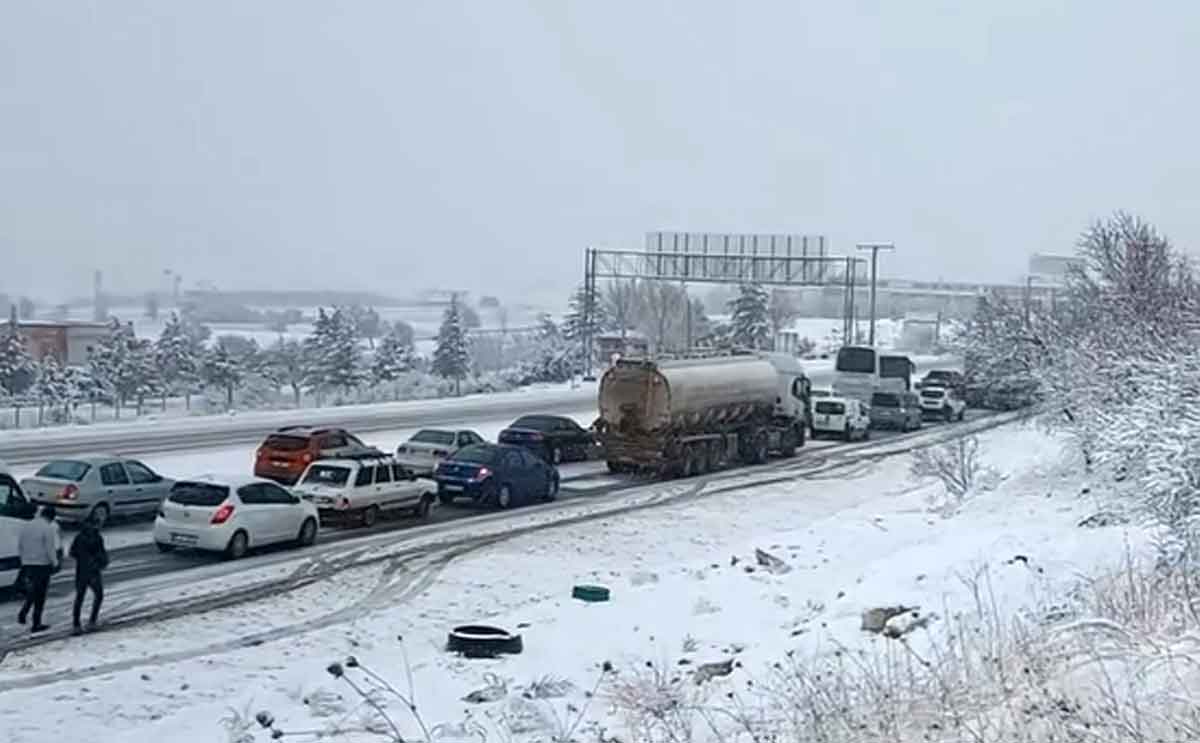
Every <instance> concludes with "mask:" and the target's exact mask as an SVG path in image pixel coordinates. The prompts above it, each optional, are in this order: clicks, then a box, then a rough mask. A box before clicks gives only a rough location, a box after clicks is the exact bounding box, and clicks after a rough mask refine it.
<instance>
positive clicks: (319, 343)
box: [304, 308, 362, 391]
mask: <svg viewBox="0 0 1200 743" xmlns="http://www.w3.org/2000/svg"><path fill="white" fill-rule="evenodd" d="M304 352H305V368H306V369H307V375H306V384H307V385H308V386H309V387H311V388H312V389H315V390H326V389H331V388H339V387H340V388H341V389H343V390H346V391H349V390H350V389H351V388H352V387H357V386H358V385H359V383H360V382H361V381H362V349H361V348H360V347H359V345H358V328H357V327H356V326H355V323H354V320H353V318H352V317H351V315H350V313H349V312H347V311H345V310H343V309H341V308H334V310H333V312H327V311H326V310H325V309H324V308H321V309H320V310H318V312H317V319H316V321H315V322H314V323H313V332H312V335H310V336H309V337H308V338H305V339H304Z"/></svg>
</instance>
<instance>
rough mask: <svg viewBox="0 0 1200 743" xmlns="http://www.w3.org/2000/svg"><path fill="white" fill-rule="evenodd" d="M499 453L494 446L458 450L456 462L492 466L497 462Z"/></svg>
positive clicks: (455, 456)
mask: <svg viewBox="0 0 1200 743" xmlns="http://www.w3.org/2000/svg"><path fill="white" fill-rule="evenodd" d="M497 451H498V450H497V449H496V448H495V447H492V446H468V447H467V448H465V449H459V450H458V452H457V453H456V454H455V455H454V461H455V462H467V463H469V464H491V463H492V462H494V461H495V460H496V452H497Z"/></svg>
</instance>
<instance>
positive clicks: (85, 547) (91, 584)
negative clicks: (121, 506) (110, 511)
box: [70, 516, 108, 634]
mask: <svg viewBox="0 0 1200 743" xmlns="http://www.w3.org/2000/svg"><path fill="white" fill-rule="evenodd" d="M70 554H71V558H72V559H74V560H75V606H74V609H73V613H72V615H71V618H72V620H73V621H74V632H75V634H80V633H81V632H83V627H82V625H80V623H79V614H80V612H82V611H83V599H84V597H85V596H87V592H88V589H89V588H90V589H91V591H92V615H91V620H90V621H89V622H88V626H87V628H88V631H91V630H94V629H96V621H97V620H98V619H99V618H100V604H101V603H103V602H104V579H103V577H102V576H103V573H104V570H105V569H106V568H107V567H108V550H106V549H105V548H104V537H103V535H101V534H100V525H99V524H98V523H97V521H96V519H95V517H93V516H88V518H87V520H86V521H84V522H83V528H82V529H80V531H79V533H78V534H76V535H75V539H74V540H73V541H72V542H71V551H70Z"/></svg>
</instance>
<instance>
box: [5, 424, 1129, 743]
mask: <svg viewBox="0 0 1200 743" xmlns="http://www.w3.org/2000/svg"><path fill="white" fill-rule="evenodd" d="M980 439H981V442H982V447H983V454H984V460H985V463H986V464H987V465H989V466H991V467H993V468H995V470H996V475H995V478H994V480H995V483H996V487H995V488H994V489H992V490H991V491H988V492H980V493H978V494H976V495H975V496H974V497H973V498H970V499H968V500H967V501H965V502H964V503H962V504H961V505H959V506H958V507H957V508H955V509H953V510H947V509H945V508H943V507H941V506H944V503H937V504H936V505H937V506H938V507H937V508H934V507H933V505H934V504H935V502H937V501H941V500H942V497H943V496H942V491H941V486H940V485H939V484H937V483H934V482H918V481H913V480H912V479H911V477H910V475H909V470H908V468H909V461H908V457H907V456H904V455H900V456H895V457H890V458H884V459H863V460H859V461H856V462H853V463H851V464H850V465H849V466H846V467H841V468H839V469H823V470H820V471H817V472H814V471H808V472H807V473H806V471H805V470H803V469H799V470H796V471H795V472H794V475H795V476H794V478H793V479H791V480H787V481H779V482H774V483H773V484H770V485H761V484H760V485H758V486H751V485H748V484H747V485H739V484H737V483H735V484H733V485H730V484H728V482H726V481H723V480H720V479H713V480H709V481H707V482H706V483H705V484H703V485H702V486H693V485H689V484H687V483H671V484H665V485H651V486H647V487H646V488H643V489H640V490H638V491H632V492H629V493H625V494H621V495H620V496H619V497H618V498H617V499H616V501H613V502H608V503H607V505H604V506H602V504H601V503H600V502H597V503H595V504H586V503H585V504H581V505H571V504H558V506H559V508H558V509H557V510H554V509H546V510H541V509H533V510H529V511H525V512H518V513H515V514H512V515H507V514H505V515H502V516H501V515H498V516H495V517H486V518H483V519H476V520H472V521H471V522H470V524H469V525H466V526H464V525H461V524H460V525H453V524H444V525H438V526H435V527H429V528H428V529H425V530H421V529H418V530H414V531H413V532H412V534H411V535H410V536H409V537H408V539H409V540H418V543H417V545H416V546H414V547H413V548H412V549H411V550H410V551H409V552H407V553H401V552H397V553H396V554H397V555H402V556H401V557H397V559H396V560H393V561H389V560H383V561H379V562H367V563H364V564H360V566H359V567H354V568H351V569H348V570H345V571H343V572H340V573H337V574H336V575H334V576H333V577H330V578H327V579H324V580H320V581H317V582H315V583H312V584H310V585H308V586H307V587H305V588H302V589H300V590H297V591H295V592H293V593H290V594H283V595H280V596H275V597H272V598H266V599H263V600H261V601H257V602H251V603H247V604H243V605H239V606H237V607H233V608H229V609H220V610H214V611H211V612H209V613H206V614H201V615H197V616H191V617H183V618H176V619H169V620H164V621H162V622H159V623H154V624H147V625H141V626H136V627H133V628H130V629H124V630H114V631H112V632H111V633H103V634H99V635H95V636H90V637H85V638H81V639H75V640H71V641H67V642H62V643H53V644H50V645H46V646H42V647H38V648H33V649H30V650H26V651H19V652H14V653H11V654H10V655H9V656H8V657H7V658H5V659H4V661H3V663H0V729H3V730H5V731H6V733H7V737H6V740H10V741H12V743H33V742H34V741H38V742H40V741H43V740H52V739H56V737H58V736H60V735H61V733H62V731H64V730H75V729H86V730H88V731H89V734H88V735H89V739H90V740H93V741H97V742H105V741H110V742H112V743H116V742H118V741H121V742H125V741H130V742H132V741H145V740H170V741H172V742H173V743H190V742H191V741H196V742H197V743H199V741H205V742H206V743H207V742H208V741H223V740H246V739H241V738H238V737H236V735H228V736H227V732H228V731H227V730H226V727H225V725H224V724H223V723H222V722H221V720H222V719H235V718H237V717H238V716H239V714H240V713H242V712H245V713H248V714H249V715H251V716H252V715H253V714H254V713H255V712H257V711H259V710H269V711H270V713H271V714H272V716H273V717H274V718H275V719H276V720H277V722H278V725H279V727H281V728H282V729H285V730H313V729H321V728H324V727H325V726H327V725H329V724H331V723H332V722H334V721H335V720H337V719H339V718H341V717H342V716H343V715H347V716H348V719H349V720H350V721H351V722H354V721H355V720H357V719H359V718H360V717H361V716H362V715H363V710H362V709H361V708H360V706H359V705H358V704H357V703H356V700H355V699H354V698H353V694H352V693H351V692H350V689H349V688H348V687H347V686H345V685H344V684H343V683H341V682H339V681H337V680H335V679H334V678H332V677H331V676H330V675H328V674H327V673H326V671H325V669H326V666H328V665H329V664H330V663H331V662H333V661H340V660H344V659H345V658H346V657H347V656H351V655H353V656H355V657H356V658H357V659H358V660H360V661H361V662H362V663H363V664H367V665H369V666H370V667H371V668H372V669H373V670H375V671H377V672H378V673H380V674H381V675H382V676H384V677H386V678H387V679H388V680H389V681H391V682H393V683H395V684H396V685H397V686H398V687H400V688H401V690H407V689H408V681H407V680H406V678H407V673H408V671H407V670H406V669H410V670H411V674H412V685H413V687H414V688H415V690H416V702H417V707H418V709H419V711H420V713H421V716H422V718H423V719H424V720H425V722H426V723H427V724H428V725H429V726H431V727H434V726H439V727H437V728H436V733H435V735H434V737H436V738H438V739H440V740H468V739H478V737H477V736H476V737H473V736H472V735H471V734H470V728H471V726H473V725H478V726H482V728H483V729H485V730H486V731H487V739H488V740H516V741H532V740H550V739H551V738H552V737H553V736H554V735H556V734H561V732H562V731H563V730H565V729H568V728H570V727H571V726H572V725H574V724H575V721H576V720H577V719H578V720H579V721H580V722H579V724H580V727H579V728H576V731H577V733H579V731H581V730H585V729H586V730H589V731H590V733H589V736H588V737H589V738H590V739H597V737H598V736H597V735H596V733H597V731H599V730H600V728H603V729H604V730H605V731H606V735H608V736H613V735H616V736H617V737H619V738H620V739H622V740H635V739H637V735H636V732H634V733H630V732H628V731H626V730H623V729H622V727H623V725H624V724H625V722H627V721H626V720H624V719H622V718H620V717H619V716H617V712H616V710H615V708H614V706H613V704H612V702H613V695H614V694H616V693H618V692H619V689H620V688H621V685H622V684H629V683H630V682H631V681H635V680H637V679H642V680H643V681H645V683H646V684H647V686H645V687H644V691H645V692H646V693H649V692H650V691H652V688H651V686H652V685H650V682H649V681H648V680H646V679H647V677H651V676H654V675H655V674H661V675H662V676H664V677H670V676H683V675H687V674H690V673H692V672H693V671H694V670H695V669H696V668H697V667H699V666H700V665H702V664H706V663H713V662H721V661H725V660H730V659H733V660H736V662H737V664H738V667H736V668H735V669H734V671H733V673H732V675H731V676H729V677H728V678H722V679H717V680H715V681H714V682H713V683H712V684H711V685H706V686H703V687H702V689H701V687H698V686H697V687H695V688H697V689H699V690H701V691H703V692H704V693H705V694H706V695H707V696H708V697H709V698H711V699H720V698H721V696H722V695H723V694H725V693H727V692H729V693H732V692H733V691H735V690H739V689H742V690H744V689H745V688H746V682H747V681H748V680H750V679H753V678H756V677H761V676H762V675H763V674H765V673H766V672H767V671H768V669H769V667H770V665H771V664H772V663H775V662H777V661H780V660H782V659H783V657H784V656H785V654H788V653H789V652H790V653H796V654H802V655H806V656H817V655H820V654H830V653H833V652H836V651H837V650H838V649H839V648H840V649H841V650H843V651H844V650H845V649H847V648H848V649H854V648H869V647H871V646H875V645H877V644H879V643H886V642H890V640H886V639H883V638H881V637H879V636H877V635H873V634H867V633H864V632H863V631H862V630H861V629H860V620H861V614H862V612H863V610H865V609H868V608H872V607H877V606H886V605H892V604H908V605H919V606H920V607H921V608H922V611H925V612H934V613H936V614H938V615H939V616H940V617H941V618H939V619H935V620H934V622H933V625H932V628H933V630H934V631H936V630H937V628H938V626H939V624H940V623H941V622H942V621H943V619H942V618H945V617H947V616H949V615H951V614H952V613H954V612H956V611H958V610H973V609H974V607H975V602H976V600H977V599H978V597H979V594H978V592H977V591H978V589H979V587H980V586H981V585H984V584H986V592H987V593H988V594H989V595H990V600H991V601H993V602H994V603H995V606H996V607H997V610H998V611H1001V612H1014V611H1017V610H1019V609H1021V608H1022V607H1028V608H1037V607H1038V606H1039V605H1040V603H1041V601H1042V600H1043V599H1044V598H1045V597H1048V596H1054V595H1057V594H1059V593H1061V592H1063V591H1065V590H1066V589H1067V588H1068V587H1070V586H1071V585H1073V584H1074V582H1075V581H1076V580H1078V578H1079V575H1080V574H1081V573H1088V572H1091V571H1093V570H1096V569H1099V568H1101V567H1103V566H1104V565H1106V564H1112V563H1113V562H1115V561H1117V560H1119V559H1120V558H1122V557H1123V556H1124V555H1125V550H1124V549H1121V548H1119V547H1117V546H1128V548H1129V549H1131V550H1137V549H1139V548H1140V547H1141V546H1142V545H1144V544H1145V540H1146V535H1145V534H1144V533H1142V532H1141V531H1139V530H1138V529H1134V528H1128V527H1116V526H1113V527H1104V528H1096V529H1086V530H1085V529H1079V528H1077V526H1076V524H1077V522H1078V521H1079V520H1080V518H1081V517H1083V516H1084V515H1087V514H1089V513H1090V512H1091V510H1092V508H1093V505H1092V504H1091V503H1090V502H1089V501H1088V500H1087V499H1085V498H1081V497H1080V482H1079V481H1078V480H1077V479H1076V477H1075V476H1073V475H1071V474H1069V473H1068V472H1067V470H1065V469H1064V468H1063V467H1062V463H1061V459H1062V453H1061V452H1062V449H1061V447H1060V445H1059V442H1057V441H1056V440H1054V439H1051V438H1049V437H1048V436H1046V435H1045V434H1043V433H1040V432H1038V431H1036V430H1034V429H1032V428H1028V427H1022V426H1020V425H1012V426H1008V427H1004V428H1001V429H997V430H995V431H992V432H990V433H985V434H982V435H981V436H980ZM831 451H832V450H831ZM746 479H749V477H747V478H746ZM776 479H777V478H776ZM696 487H701V488H702V489H701V491H700V492H698V493H697V492H693V491H694V489H695V488H696ZM672 495H674V496H686V497H680V499H679V500H677V501H671V502H666V503H664V504H663V505H660V506H657V507H653V508H645V509H642V510H638V511H633V512H630V513H625V514H620V513H613V514H611V515H608V516H605V517H603V518H599V519H595V520H591V521H585V522H576V523H572V524H570V525H566V526H562V527H558V528H551V529H546V530H542V531H538V532H534V533H528V534H524V535H517V536H511V537H510V538H508V539H503V540H501V541H498V542H494V543H485V544H479V545H474V546H470V547H466V548H462V549H459V550H458V551H451V552H449V553H447V552H445V549H442V550H441V551H439V547H438V545H439V544H440V543H439V542H437V541H436V540H438V539H446V538H448V536H450V535H453V534H460V533H466V532H477V533H480V534H482V533H484V532H486V531H487V530H489V529H490V530H492V532H491V533H496V532H494V530H495V529H497V528H498V527H500V526H501V525H504V526H503V528H515V527H516V526H517V525H519V524H523V523H524V524H528V523H537V522H539V521H540V522H542V523H546V521H547V519H548V518H550V516H549V514H555V513H556V514H558V515H559V516H562V515H564V514H568V513H571V512H572V511H571V509H586V508H592V509H597V508H601V507H607V506H615V505H619V503H618V502H617V501H629V502H633V501H636V500H637V499H641V502H643V503H646V502H651V501H654V500H656V499H661V498H664V497H670V496H672ZM500 533H503V532H500ZM423 535H427V536H423ZM421 539H425V540H426V541H425V542H420V541H419V540H421ZM368 541H369V543H370V544H369V545H366V544H363V545H358V546H357V547H355V549H356V550H358V551H359V552H358V554H370V551H371V550H372V549H374V550H376V551H380V550H382V551H386V550H389V549H394V550H398V549H401V548H402V546H403V545H401V544H396V543H394V538H385V539H373V540H368ZM408 543H409V542H407V541H406V542H405V544H408ZM419 544H428V548H427V549H425V548H420V547H419ZM443 546H444V545H443ZM756 549H761V550H764V551H766V552H768V553H770V554H771V555H773V556H774V557H776V558H778V559H779V560H781V561H782V562H783V565H784V566H783V567H781V568H777V569H766V568H764V567H762V566H759V565H757V564H756V559H755V550H756ZM364 550H365V552H364ZM330 554H332V553H330ZM330 554H324V556H322V557H321V558H319V559H318V560H316V561H315V562H318V563H323V562H324V561H327V560H329V559H333V558H332V557H330ZM295 559H296V560H297V561H300V560H303V559H304V558H301V557H297V558H295ZM258 570H259V571H261V572H264V573H265V572H267V571H270V570H273V571H276V572H277V573H282V572H283V567H282V566H280V565H276V566H274V567H271V568H259V569H258ZM211 579H212V580H220V578H219V577H213V578H211ZM197 580H199V578H197ZM172 583H173V585H172V586H171V588H170V589H169V590H172V591H179V590H181V586H179V585H178V584H179V583H180V581H179V579H176V580H174V581H172ZM578 583H598V584H602V585H605V586H607V587H609V588H610V589H611V590H612V600H611V601H609V602H606V603H598V604H585V603H581V602H577V601H574V600H572V599H571V597H570V594H571V588H572V586H573V585H575V584H578ZM141 590H142V593H140V594H138V593H136V592H135V593H133V594H130V595H129V596H127V597H125V598H124V599H123V598H122V597H121V595H120V593H119V592H118V593H117V595H116V597H115V598H114V599H112V600H113V601H114V602H116V603H117V604H120V602H122V601H133V600H136V601H140V602H150V601H154V600H158V599H157V598H156V597H157V596H158V594H156V593H155V591H160V592H161V591H166V590H168V589H167V588H143V589H141ZM478 621H486V622H488V623H492V624H497V625H500V626H503V627H507V628H509V629H514V630H516V629H519V630H520V631H521V633H522V634H523V635H524V641H525V642H524V644H525V650H524V652H523V653H522V654H521V655H517V656H508V657H504V658H503V659H500V660H467V659H464V658H460V657H457V656H453V655H450V654H447V653H446V652H445V651H444V650H443V648H442V645H443V644H444V642H445V633H446V631H447V629H449V628H450V627H452V626H454V625H456V624H460V623H466V622H478ZM398 637H403V642H400V641H398V640H397V638H398ZM910 640H911V642H912V643H913V647H914V649H915V650H916V652H918V653H919V652H920V649H921V640H920V635H913V636H911V638H910ZM606 663H609V664H611V665H612V667H613V668H614V669H615V673H606V672H605V671H604V670H603V669H604V668H605V664H606ZM647 664H649V665H647ZM548 679H550V680H556V681H565V682H567V683H566V684H547V683H545V682H546V681H547V680H548ZM539 681H540V682H542V683H540V684H537V683H535V682H539ZM636 683H641V682H636ZM636 683H635V684H634V685H636ZM556 686H559V687H561V688H551V687H556ZM488 687H491V692H489V693H488V694H484V695H483V696H485V697H487V696H492V697H495V698H494V699H492V700H491V701H486V702H469V701H464V697H467V696H468V695H469V694H471V693H472V692H474V691H478V690H482V689H485V688H488ZM597 687H598V688H597ZM594 688H596V689H597V694H596V696H595V697H594V698H589V692H590V691H591V690H592V689H594ZM688 688H693V687H692V686H691V685H689V686H688ZM697 693H700V692H699V691H698V692H697ZM541 696H548V697H550V698H547V699H540V698H538V697H541ZM390 710H391V711H392V713H393V714H394V716H395V718H396V720H397V722H398V723H399V724H400V725H401V727H402V728H403V729H404V730H405V731H406V732H407V733H409V734H415V733H417V732H418V731H417V729H416V726H415V724H414V723H413V721H412V719H411V717H409V716H408V715H407V714H406V713H405V711H404V710H403V709H402V708H401V707H400V706H399V705H396V704H393V705H391V706H390ZM235 727H236V725H235ZM247 731H248V732H251V733H254V732H255V731H254V730H253V729H252V727H251V728H249V729H248V730H247ZM235 732H236V731H235ZM579 734H582V733H579ZM258 735H259V737H258V738H256V739H262V740H265V739H266V736H265V735H263V734H262V731H258ZM252 739H254V738H252ZM345 740H350V741H354V740H361V738H355V737H348V738H346V739H345Z"/></svg>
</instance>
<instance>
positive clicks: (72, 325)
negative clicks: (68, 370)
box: [0, 319, 108, 366]
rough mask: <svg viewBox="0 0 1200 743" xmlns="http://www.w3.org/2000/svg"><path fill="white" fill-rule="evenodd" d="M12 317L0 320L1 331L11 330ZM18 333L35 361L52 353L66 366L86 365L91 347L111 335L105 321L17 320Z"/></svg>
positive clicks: (7, 331) (9, 331)
mask: <svg viewBox="0 0 1200 743" xmlns="http://www.w3.org/2000/svg"><path fill="white" fill-rule="evenodd" d="M11 328H12V320H11V319H10V320H5V321H3V322H0V333H11V332H12V330H11ZM17 334H18V335H20V336H21V339H22V340H24V341H25V348H26V350H28V351H29V355H30V356H32V357H33V360H34V361H41V360H42V359H44V358H46V357H47V356H53V357H54V358H55V360H57V361H58V363H59V364H62V365H63V366H83V365H84V364H86V363H87V362H88V355H89V354H90V353H91V350H92V348H93V347H94V346H95V345H96V344H98V343H99V342H100V341H101V340H102V339H103V338H105V337H106V336H107V335H108V325H107V324H105V323H102V322H74V321H70V320H64V321H54V320H18V321H17Z"/></svg>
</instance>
